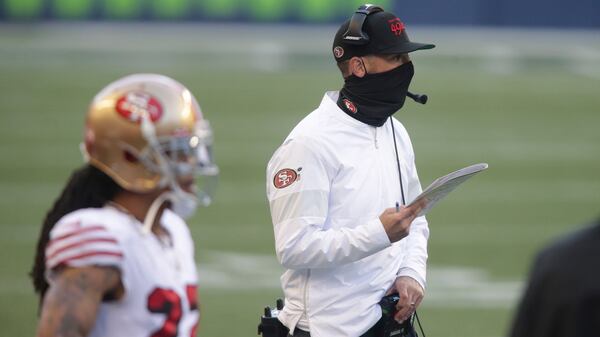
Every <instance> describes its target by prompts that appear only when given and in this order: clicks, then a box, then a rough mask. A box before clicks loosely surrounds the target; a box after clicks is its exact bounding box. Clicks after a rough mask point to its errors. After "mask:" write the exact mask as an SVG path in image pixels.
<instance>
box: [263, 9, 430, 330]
mask: <svg viewBox="0 0 600 337" xmlns="http://www.w3.org/2000/svg"><path fill="white" fill-rule="evenodd" d="M433 47H434V46H433V45H430V44H421V43H415V42H411V41H409V39H408V36H407V34H406V30H405V27H404V24H403V23H402V22H401V21H400V19H399V18H398V17H397V16H396V15H394V14H392V13H390V12H386V11H384V10H383V9H381V8H380V7H377V6H373V5H364V6H361V7H360V8H359V9H358V11H356V13H355V14H354V16H353V17H352V18H351V19H350V20H347V21H346V22H345V23H344V24H342V25H341V27H340V28H339V30H338V31H337V33H336V34H335V37H334V41H333V46H332V51H333V56H334V58H335V61H336V62H337V66H338V68H339V70H340V71H341V73H342V76H343V78H344V82H345V84H344V86H343V88H342V89H341V90H340V91H331V92H327V93H325V95H324V97H323V99H322V101H321V104H320V106H319V107H318V108H317V109H316V110H314V111H313V112H312V113H310V114H309V115H308V116H307V117H305V118H304V119H303V120H302V121H301V122H300V123H299V124H298V125H297V126H296V127H295V128H294V129H293V131H292V132H291V133H290V134H289V136H288V137H287V138H286V139H285V141H284V142H283V144H282V145H281V146H280V147H279V148H278V149H277V151H276V152H275V153H274V154H273V156H272V158H271V160H270V161H269V164H268V166H267V196H268V199H269V203H270V211H271V217H272V222H273V226H274V233H275V244H276V252H277V257H278V259H279V261H280V263H281V264H282V265H283V266H284V267H285V268H286V271H285V273H284V274H283V275H282V277H281V284H282V288H283V291H284V294H285V306H284V307H283V310H282V311H281V312H280V313H279V315H278V319H279V320H280V321H281V322H282V323H283V325H285V327H287V329H289V334H290V336H313V337H336V336H339V337H341V336H343V337H357V336H361V335H362V336H376V335H377V331H378V329H379V324H378V322H381V320H380V318H381V316H382V310H381V308H380V306H379V304H378V303H379V302H380V300H381V299H382V297H383V296H384V295H386V294H391V293H396V292H397V293H398V294H399V297H400V300H399V301H398V303H397V309H398V312H397V313H396V316H395V319H396V320H397V321H405V320H407V319H409V318H410V317H411V315H412V314H413V312H414V311H415V309H416V308H417V307H418V306H419V304H420V302H421V300H422V298H423V296H424V289H425V279H426V278H425V277H426V276H425V273H426V262H427V240H428V237H429V229H428V225H427V221H426V219H425V217H424V216H423V217H416V215H417V214H418V212H419V211H420V207H422V206H421V205H414V206H411V207H405V206H404V205H406V202H407V201H410V200H413V199H414V198H415V197H416V196H417V195H419V194H420V193H421V184H420V182H419V178H418V175H417V170H416V167H415V159H414V152H413V148H412V144H411V141H410V138H409V136H408V133H407V132H406V129H405V128H404V126H403V125H402V124H401V123H400V122H399V121H398V120H397V119H395V118H393V117H392V115H393V114H394V113H395V112H396V111H398V110H399V109H400V108H401V107H402V106H403V104H404V101H405V98H406V96H407V91H408V87H409V85H410V82H411V79H412V77H413V74H414V68H413V64H412V62H411V59H410V57H409V55H408V53H409V52H413V51H415V50H418V49H430V48H433ZM395 205H397V206H396V207H394V206H395Z"/></svg>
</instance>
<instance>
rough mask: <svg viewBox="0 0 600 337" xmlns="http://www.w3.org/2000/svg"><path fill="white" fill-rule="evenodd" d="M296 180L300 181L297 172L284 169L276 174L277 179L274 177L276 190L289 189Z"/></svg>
mask: <svg viewBox="0 0 600 337" xmlns="http://www.w3.org/2000/svg"><path fill="white" fill-rule="evenodd" d="M296 179H298V173H296V171H294V170H292V169H289V168H284V169H282V170H279V171H277V173H275V177H273V185H275V187H276V188H284V187H288V186H290V185H291V184H293V183H294V181H296Z"/></svg>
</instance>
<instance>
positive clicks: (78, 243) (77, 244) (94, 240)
mask: <svg viewBox="0 0 600 337" xmlns="http://www.w3.org/2000/svg"><path fill="white" fill-rule="evenodd" d="M98 242H108V243H114V244H117V243H118V242H117V240H115V239H113V238H91V239H86V240H81V241H76V242H73V243H71V244H68V245H66V246H64V247H60V248H58V249H56V250H54V251H51V249H50V248H51V247H48V249H46V260H51V259H53V258H54V257H56V256H57V255H58V254H60V253H62V252H64V251H66V250H68V249H72V248H76V247H80V246H82V245H85V244H89V243H98ZM48 254H50V255H48Z"/></svg>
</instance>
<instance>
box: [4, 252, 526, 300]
mask: <svg viewBox="0 0 600 337" xmlns="http://www.w3.org/2000/svg"><path fill="white" fill-rule="evenodd" d="M201 255H202V256H201V258H200V260H199V263H198V274H199V284H200V287H201V289H204V291H210V290H211V289H215V290H228V291H267V290H268V291H272V290H277V289H280V285H279V277H280V275H281V273H282V272H283V269H282V267H281V266H280V265H279V264H278V263H277V260H276V257H275V255H273V256H271V255H259V254H247V253H244V254H242V253H237V252H225V251H206V252H201ZM521 289H522V282H521V281H518V280H495V279H493V278H492V277H491V276H490V275H489V273H488V272H487V271H485V270H483V269H477V268H465V267H455V266H430V267H429V268H428V276H427V292H426V296H425V299H424V301H423V305H424V306H426V307H435V308H489V309H492V308H495V309H510V308H513V307H514V306H515V305H516V303H517V301H518V298H519V296H520V293H521ZM3 294H11V295H15V294H26V295H31V294H33V290H32V288H31V284H30V283H29V280H26V281H25V280H23V279H21V278H19V279H12V278H11V279H0V295H3Z"/></svg>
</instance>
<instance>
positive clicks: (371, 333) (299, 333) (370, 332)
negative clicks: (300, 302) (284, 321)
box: [288, 320, 382, 337]
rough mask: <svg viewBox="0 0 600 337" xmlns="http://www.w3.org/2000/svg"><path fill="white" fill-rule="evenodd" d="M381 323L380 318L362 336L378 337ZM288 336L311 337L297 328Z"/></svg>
mask: <svg viewBox="0 0 600 337" xmlns="http://www.w3.org/2000/svg"><path fill="white" fill-rule="evenodd" d="M381 324H382V322H381V320H379V322H377V323H376V324H375V325H374V326H373V327H372V328H371V329H369V330H368V331H367V332H365V333H364V334H362V335H361V336H360V337H377V336H378V332H379V330H380V327H381ZM288 337H310V333H309V332H306V331H304V330H300V329H298V328H296V329H295V330H294V334H293V335H288Z"/></svg>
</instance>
